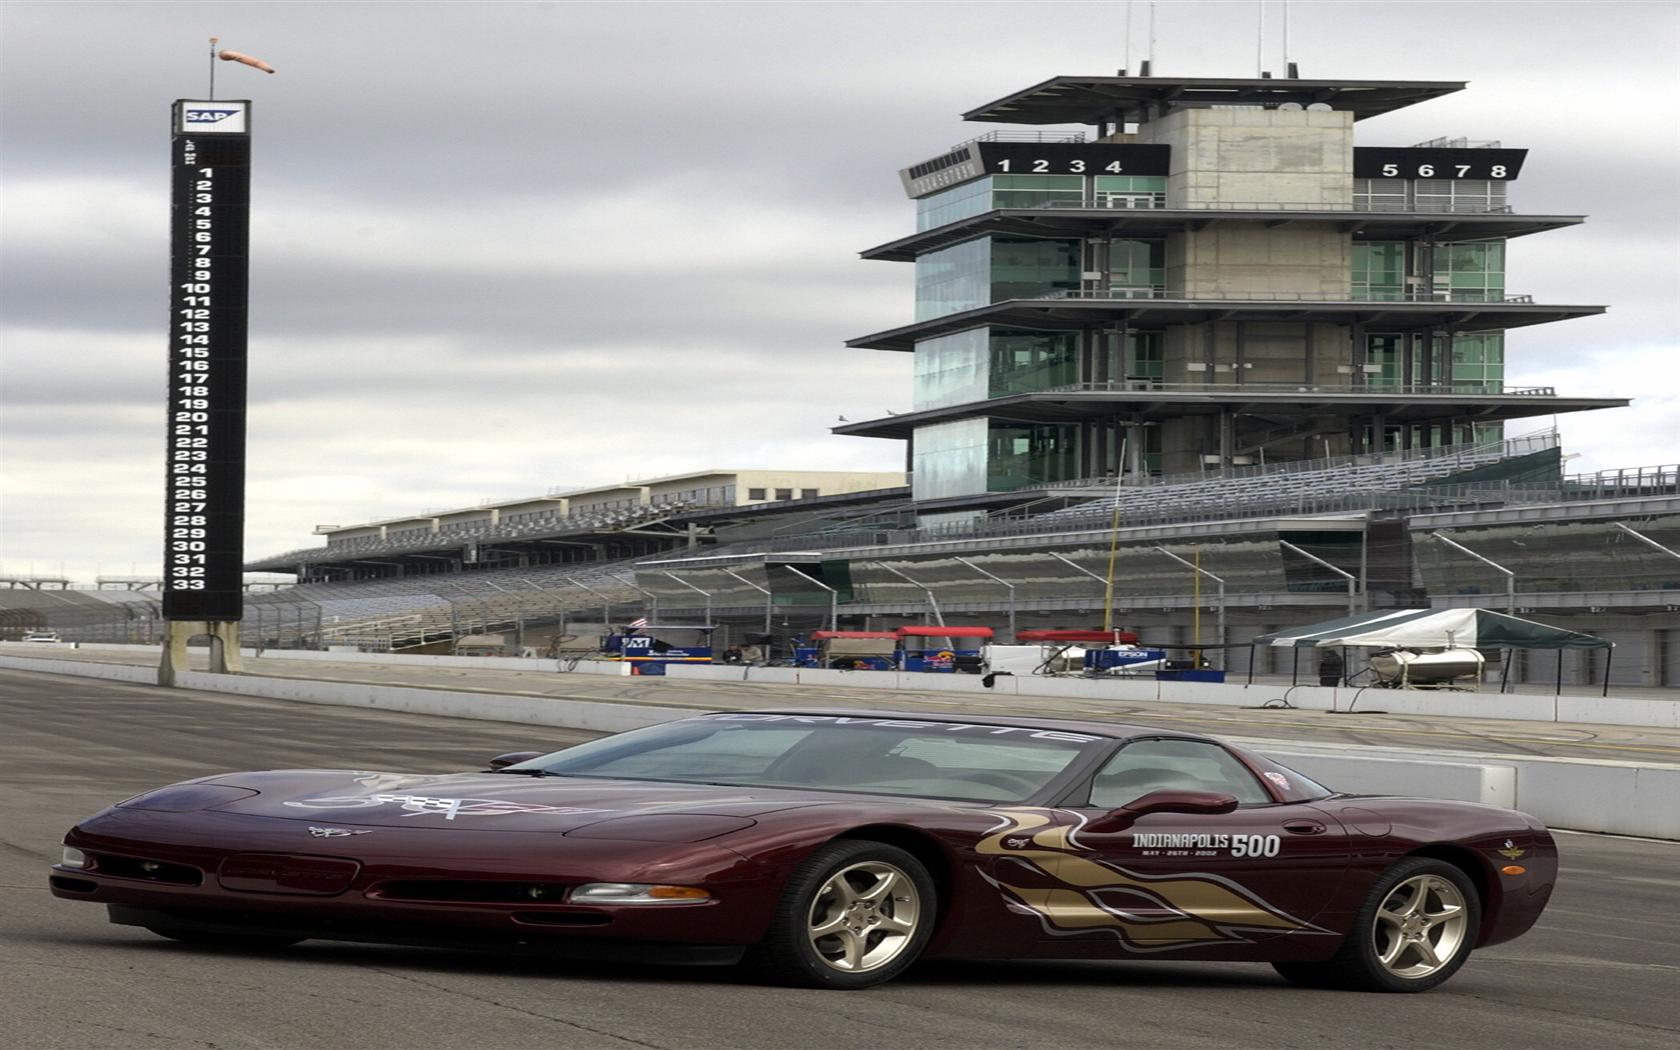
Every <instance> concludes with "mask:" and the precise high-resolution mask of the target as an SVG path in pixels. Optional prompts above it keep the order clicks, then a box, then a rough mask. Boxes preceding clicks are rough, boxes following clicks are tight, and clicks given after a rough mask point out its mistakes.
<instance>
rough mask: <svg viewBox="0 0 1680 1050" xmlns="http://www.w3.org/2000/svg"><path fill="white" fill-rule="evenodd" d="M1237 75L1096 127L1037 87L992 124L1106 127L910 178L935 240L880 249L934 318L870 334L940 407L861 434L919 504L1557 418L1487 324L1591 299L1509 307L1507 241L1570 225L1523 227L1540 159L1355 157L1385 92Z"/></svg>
mask: <svg viewBox="0 0 1680 1050" xmlns="http://www.w3.org/2000/svg"><path fill="white" fill-rule="evenodd" d="M1074 79H1077V78H1070V82H1071V81H1072V80H1074ZM1262 79H1264V78H1262ZM1227 87H1228V85H1223V82H1220V83H1219V84H1216V83H1215V82H1213V81H1205V82H1204V81H1197V80H1187V81H1184V82H1181V83H1178V82H1175V83H1174V84H1170V85H1169V84H1167V83H1164V82H1163V83H1160V84H1156V83H1140V84H1138V85H1124V84H1118V83H1115V84H1109V83H1107V82H1105V86H1104V89H1103V90H1104V92H1105V94H1104V95H1103V97H1102V98H1101V99H1092V100H1090V101H1089V103H1088V112H1085V110H1083V109H1082V108H1081V107H1086V106H1087V102H1086V101H1084V100H1083V99H1082V98H1081V97H1079V96H1077V95H1076V94H1075V95H1070V94H1068V93H1066V92H1065V91H1064V90H1063V89H1062V88H1061V87H1059V86H1042V85H1041V86H1040V87H1039V88H1033V89H1029V90H1028V91H1027V92H1026V93H1024V94H1023V95H1022V96H1021V97H1020V98H1019V99H1016V98H1013V97H1012V99H1011V100H1010V101H1009V102H1008V105H1002V104H1000V105H999V106H998V107H996V108H992V109H983V110H979V111H976V113H979V114H983V115H979V116H974V117H972V119H975V120H984V121H998V122H1000V123H1011V122H1015V121H1016V120H1017V119H1019V122H1020V123H1022V124H1026V125H1035V124H1041V123H1042V124H1051V123H1056V122H1055V121H1050V120H1048V119H1044V118H1047V117H1050V116H1053V115H1057V114H1064V113H1076V112H1078V113H1083V114H1084V116H1088V117H1089V118H1090V119H1084V120H1083V122H1084V123H1087V124H1092V125H1093V126H1095V127H1096V128H1097V132H1096V135H1095V137H1093V138H1092V139H1090V140H1085V139H1083V138H1081V137H1079V136H1077V135H1068V134H1066V133H1063V132H1061V131H1041V130H1036V129H1033V130H1027V129H1009V130H998V131H992V132H988V133H987V134H984V135H981V136H979V137H977V138H974V139H971V140H970V141H969V142H966V143H963V144H962V145H959V146H956V147H952V148H951V149H949V150H947V151H945V152H944V153H941V154H938V155H936V156H934V157H932V158H930V159H928V160H926V161H922V162H920V163H917V164H914V165H911V166H909V167H906V168H904V169H903V170H902V171H901V172H900V176H901V178H902V179H903V182H904V185H905V187H906V192H907V195H908V196H909V197H910V198H911V199H913V200H914V201H915V202H916V227H917V231H918V233H917V234H914V235H910V236H907V237H901V238H899V239H897V240H895V241H892V242H889V243H887V244H884V245H880V246H878V247H877V248H874V249H870V250H869V251H868V252H866V253H865V255H866V257H868V258H875V259H886V260H893V261H901V262H913V263H914V266H915V282H916V299H915V319H916V320H915V323H914V324H913V325H911V326H902V325H901V326H900V327H897V328H893V329H888V330H885V331H882V332H879V333H876V334H875V335H873V336H869V337H866V338H863V339H858V340H854V343H853V345H858V346H869V347H871V348H876V349H881V350H892V351H904V350H911V351H913V352H914V354H915V363H914V373H915V383H914V394H913V408H914V411H915V412H917V413H919V415H918V418H917V420H916V421H915V423H914V424H913V425H911V426H909V427H907V426H906V424H910V423H911V421H910V420H905V419H900V420H896V421H888V420H884V419H883V420H877V421H869V422H866V423H863V424H851V425H849V426H848V427H846V428H844V432H847V433H857V434H873V435H876V436H880V437H892V438H899V439H902V438H904V437H905V436H907V435H908V436H909V437H910V438H911V441H912V449H911V460H912V466H913V469H914V473H915V492H916V495H917V496H918V497H920V498H948V497H959V498H960V497H962V496H967V495H977V496H978V495H984V494H986V493H998V492H1007V491H1012V490H1016V489H1022V488H1030V487H1032V486H1035V485H1047V484H1054V483H1057V482H1061V481H1067V480H1077V479H1079V478H1081V477H1089V478H1092V479H1097V478H1105V479H1109V480H1110V482H1112V480H1113V479H1114V477H1115V476H1116V475H1117V474H1118V475H1120V476H1121V477H1122V478H1126V479H1133V478H1137V476H1138V475H1140V474H1142V473H1145V472H1147V473H1162V474H1172V475H1178V474H1202V473H1205V472H1207V471H1224V470H1228V469H1233V468H1238V467H1245V466H1251V465H1259V464H1267V465H1271V464H1278V463H1286V462H1299V461H1304V460H1321V459H1324V458H1326V457H1331V458H1336V457H1341V456H1345V455H1359V454H1364V453H1370V452H1376V451H1379V450H1387V449H1399V450H1411V449H1417V448H1428V447H1439V446H1444V445H1452V444H1455V443H1462V442H1466V441H1477V442H1481V441H1485V440H1488V439H1491V438H1495V437H1497V436H1499V434H1500V432H1501V430H1502V429H1503V422H1502V421H1503V420H1505V419H1510V418H1521V417H1523V416H1532V415H1542V414H1546V412H1547V411H1548V410H1547V409H1546V408H1543V407H1541V405H1542V401H1544V400H1545V399H1548V398H1552V397H1554V396H1555V395H1553V394H1551V393H1550V392H1548V391H1544V390H1524V391H1522V393H1523V394H1524V395H1525V396H1524V397H1522V398H1520V399H1519V398H1514V397H1512V396H1511V394H1512V393H1514V391H1512V390H1511V389H1510V388H1508V387H1506V385H1505V379H1506V364H1505V339H1504V332H1503V331H1500V330H1497V329H1489V328H1487V327H1485V326H1487V325H1490V324H1494V325H1501V326H1509V327H1516V326H1519V325H1526V324H1538V323H1545V322H1548V321H1551V320H1556V319H1559V318H1560V317H1561V316H1581V315H1584V314H1585V313H1587V312H1589V311H1593V310H1595V309H1596V308H1591V307H1544V308H1540V307H1535V308H1532V309H1531V308H1529V307H1530V305H1531V301H1530V300H1528V299H1527V298H1525V297H1521V296H1511V295H1509V294H1508V292H1507V288H1506V281H1505V269H1506V266H1505V263H1506V258H1505V241H1506V239H1507V238H1510V237H1518V236H1523V235H1526V234H1529V233H1534V232H1539V231H1542V230H1545V229H1550V228H1557V227H1561V226H1565V225H1569V224H1570V222H1571V220H1570V219H1569V218H1568V217H1561V216H1525V215H1518V214H1516V213H1513V212H1512V210H1511V206H1510V203H1509V199H1510V198H1509V184H1510V180H1512V179H1514V178H1516V177H1517V175H1519V174H1520V172H1521V168H1522V164H1523V157H1524V152H1525V151H1522V150H1515V149H1505V148H1503V147H1501V146H1499V144H1497V143H1481V142H1478V143H1465V142H1463V141H1461V140H1449V139H1442V140H1437V141H1432V142H1429V143H1423V144H1419V145H1416V146H1364V145H1356V144H1355V131H1356V125H1355V121H1357V120H1360V119H1362V117H1366V116H1375V115H1378V114H1379V113H1382V112H1386V111H1387V110H1386V109H1383V108H1382V107H1380V106H1375V105H1371V106H1366V105H1364V101H1363V100H1369V99H1372V98H1375V97H1376V96H1360V98H1361V99H1362V101H1356V102H1353V103H1352V104H1350V105H1348V106H1345V107H1344V106H1343V105H1341V104H1325V105H1318V104H1316V103H1315V104H1311V105H1308V104H1304V103H1303V104H1302V105H1293V106H1285V105H1284V104H1283V102H1281V101H1278V100H1280V99H1285V98H1288V97H1289V95H1290V93H1291V92H1295V91H1299V90H1303V89H1302V88H1301V87H1300V85H1298V84H1292V83H1288V82H1283V83H1279V84H1275V85H1274V84H1272V83H1260V82H1256V83H1255V85H1254V86H1253V87H1252V88H1250V89H1245V90H1251V91H1252V92H1253V97H1254V98H1255V99H1257V100H1258V101H1254V102H1253V104H1245V105H1228V104H1225V101H1226V100H1227V98H1228V97H1227V96H1226V95H1225V94H1222V93H1221V92H1224V91H1226V90H1227ZM1134 90H1135V91H1136V93H1137V94H1136V97H1135V98H1131V99H1130V101H1125V102H1124V103H1123V104H1121V103H1117V105H1118V108H1112V109H1111V108H1106V107H1107V104H1108V101H1110V100H1111V99H1110V96H1109V95H1108V94H1106V92H1110V91H1113V92H1115V94H1114V95H1113V98H1114V99H1122V98H1123V97H1128V96H1127V93H1128V92H1132V91H1134ZM1161 90H1165V91H1166V94H1163V95H1155V94H1151V93H1152V92H1157V91H1161ZM1361 90H1365V89H1364V88H1361ZM1198 91H1200V92H1203V93H1204V94H1203V95H1202V96H1200V97H1198V98H1196V99H1191V98H1190V97H1189V96H1188V95H1182V94H1180V92H1189V93H1191V94H1194V93H1196V92H1198ZM1268 97H1269V98H1271V99H1272V101H1271V102H1267V101H1264V98H1268ZM1350 98H1352V96H1351V95H1350ZM1146 99H1147V101H1146ZM1290 101H1299V100H1298V99H1290ZM1407 104H1409V103H1407ZM1122 112H1123V113H1124V119H1123V120H1122V122H1121V123H1118V124H1117V123H1116V122H1115V121H1116V119H1117V116H1116V115H1117V114H1120V113H1122ZM1079 122H1081V121H1073V123H1079ZM1135 172H1148V173H1149V174H1133V173H1135ZM1379 172H1380V173H1381V175H1382V176H1383V177H1380V178H1377V177H1369V176H1375V175H1377V174H1378V173H1379ZM1166 173H1170V174H1166ZM1349 212H1354V213H1367V214H1354V215H1351V216H1350V215H1349ZM958 238H963V239H962V240H958ZM1489 303H1498V304H1500V305H1499V306H1498V308H1497V309H1485V308H1483V307H1482V304H1489ZM1560 310H1561V311H1563V313H1562V314H1559V313H1557V311H1560ZM975 315H978V316H975ZM965 325H966V326H968V327H963V326H965ZM1484 399H1485V400H1484ZM1005 402H1007V403H1005ZM1531 409H1533V410H1531ZM1565 410H1571V409H1565ZM1137 480H1142V479H1141V478H1137ZM959 505H960V503H959ZM977 505H978V504H977ZM945 509H949V508H945Z"/></svg>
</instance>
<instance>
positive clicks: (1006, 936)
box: [51, 711, 1557, 991]
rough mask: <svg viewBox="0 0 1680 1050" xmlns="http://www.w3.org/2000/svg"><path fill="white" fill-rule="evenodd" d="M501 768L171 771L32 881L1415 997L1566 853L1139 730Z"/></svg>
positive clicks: (152, 918) (838, 738) (1054, 727)
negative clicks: (1276, 979) (1218, 976)
mask: <svg viewBox="0 0 1680 1050" xmlns="http://www.w3.org/2000/svg"><path fill="white" fill-rule="evenodd" d="M492 767H493V768H492V769H491V770H490V771H489V772H486V773H453V774H438V775H411V774H405V773H377V772H363V771H354V770H283V771H276V772H267V773H228V774H223V775H219V776H211V777H204V778H201V779H198V780H192V781H187V782H185V783H181V784H176V785H174V786H172V787H166V788H161V789H159V790H156V791H151V792H147V793H146V794H143V795H137V796H135V797H134V798H131V799H128V800H127V801H124V802H119V803H118V804H116V805H115V806H113V807H111V808H109V809H106V810H104V811H103V812H101V813H98V814H96V815H94V816H92V817H90V818H88V819H87V820H85V821H83V822H82V823H80V824H78V825H77V826H76V827H75V828H73V829H71V831H70V833H69V834H68V835H67V836H66V837H65V840H64V859H63V862H62V863H60V864H58V865H56V866H54V868H53V870H52V875H51V884H52V891H53V893H54V894H55V895H56V896H58V897H62V898H65V899H68V900H85V901H97V902H99V903H101V904H104V905H106V906H107V907H108V909H109V912H110V917H111V921H112V922H115V923H120V924H125V925H132V926H143V927H146V928H148V929H150V930H152V931H154V932H156V933H159V934H162V935H163V936H165V937H172V938H176V939H179V940H183V941H189V942H197V943H206V944H222V945H229V944H233V945H253V946H282V945H286V944H292V943H296V942H297V941H300V940H304V939H306V938H324V939H330V940H350V941H375V942H385V943H420V944H473V945H481V946H487V947H502V948H507V947H523V948H534V949H540V950H550V951H562V952H568V953H572V954H581V955H583V956H586V957H590V958H625V957H632V958H644V959H653V960H657V961H664V962H699V963H721V964H729V963H735V962H738V961H742V960H743V959H744V960H746V961H747V962H749V963H751V964H753V965H755V966H757V967H759V968H760V969H761V971H762V972H764V973H765V974H767V975H768V976H770V977H772V978H773V979H776V980H781V981H786V982H790V983H797V984H806V985H813V986H818V987H828V988H862V987H867V986H869V985H873V984H877V983H879V982H881V981H885V980H888V979H890V978H891V977H893V976H895V975H897V974H898V973H899V972H901V971H902V970H903V969H904V968H905V967H907V966H909V965H910V964H911V963H913V962H914V961H915V960H916V959H918V958H934V957H938V958H965V959H1026V958H1057V959H1135V958H1150V959H1201V960H1215V959H1217V960H1245V961H1254V962H1267V963H1270V964H1271V965H1272V966H1273V967H1275V968H1276V969H1277V971H1278V972H1279V973H1280V974H1282V975H1283V976H1284V977H1285V978H1287V979H1288V980H1290V981H1293V982H1295V983H1298V984H1304V985H1312V986H1319V987H1345V988H1359V989H1367V990H1373V991H1422V990H1424V989H1427V988H1431V987H1434V986H1435V985H1437V984H1440V983H1441V982H1442V981H1444V980H1446V979H1447V978H1448V977H1450V976H1451V975H1452V974H1453V973H1454V971H1456V970H1457V969H1458V968H1459V967H1460V966H1461V965H1463V963H1464V961H1465V959H1466V958H1467V957H1468V956H1469V954H1470V952H1471V950H1472V949H1473V948H1477V947H1482V946H1486V945H1491V944H1498V943H1500V942H1502V941H1507V940H1510V939H1511V938H1513V937H1516V936H1518V935H1520V934H1522V933H1523V932H1524V931H1526V930H1527V929H1528V928H1529V927H1530V926H1532V925H1533V924H1534V922H1535V920H1536V919H1537V918H1538V917H1539V915H1540V912H1541V910H1542V909H1543V908H1544V907H1545V905H1546V900H1547V898H1548V897H1549V896H1550V895H1551V892H1552V885H1553V881H1554V879H1555V877H1556V874H1557V850H1556V848H1555V847H1554V845H1553V842H1552V837H1551V835H1550V834H1548V833H1547V831H1546V829H1545V828H1544V827H1543V826H1542V825H1541V824H1540V823H1539V822H1537V821H1535V820H1534V819H1533V818H1532V817H1528V816H1525V815H1523V814H1521V813H1515V812H1512V811H1509V810H1503V809H1496V808H1492V807H1488V806H1480V805H1472V804H1469V803H1462V802H1443V801H1433V800H1428V799H1419V798H1376V797H1368V796H1353V795H1344V794H1337V793H1335V792H1333V791H1330V790H1328V789H1326V788H1324V787H1321V786H1320V785H1318V784H1316V783H1314V782H1313V781H1311V780H1309V779H1307V778H1306V777H1304V776H1302V775H1301V774H1299V773H1297V772H1295V771H1294V770H1291V769H1288V768H1286V767H1284V766H1280V765H1278V764H1276V763H1274V762H1271V761H1269V760H1267V759H1265V758H1263V757H1261V756H1259V755H1256V754H1253V753H1251V752H1247V751H1243V750H1239V749H1237V748H1234V747H1230V746H1228V745H1225V744H1222V743H1220V742H1218V741H1215V740H1210V739H1208V738H1206V737H1200V736H1195V735H1191V734H1185V733H1178V732H1171V731H1165V730H1159V729H1150V728H1145V727H1142V726H1127V725H1113V724H1108V723H1100V722H1073V721H1059V720H1027V719H1010V718H999V719H989V720H987V721H985V722H983V723H976V722H965V721H959V720H956V719H944V718H935V717H926V716H923V715H915V716H908V715H903V714H895V713H881V712H857V713H834V712H813V713H793V712H788V711H763V712H740V713H729V714H714V715H706V716H703V717H698V718H690V719H685V720H682V721H677V722H670V723H667V724H664V725H659V726H654V727H651V728H647V729H639V730H636V731H633V732H629V733H622V734H619V735H616V736H610V737H604V738H602V739H599V740H595V741H591V742H589V743H586V744H582V745H579V746H576V747H571V748H567V749H566V750H563V751H556V752H554V753H552V754H546V755H545V754H536V753H520V754H516V755H505V756H502V758H501V759H498V760H496V761H495V762H493V763H492Z"/></svg>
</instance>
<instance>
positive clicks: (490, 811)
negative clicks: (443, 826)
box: [286, 794, 612, 820]
mask: <svg viewBox="0 0 1680 1050" xmlns="http://www.w3.org/2000/svg"><path fill="white" fill-rule="evenodd" d="M286 805H288V806H295V807H297V808H298V809H372V808H373V807H375V806H387V805H390V806H401V807H402V808H403V809H406V810H408V812H409V814H410V815H411V816H421V815H423V814H426V813H442V814H443V819H444V820H454V819H455V818H456V817H505V816H508V815H510V814H514V813H610V812H612V810H607V809H582V808H580V807H578V806H545V805H542V804H540V803H536V802H511V801H508V800H506V799H495V798H435V797H433V796H430V795H383V794H380V795H334V796H329V797H326V798H305V799H299V800H297V801H295V802H287V803H286Z"/></svg>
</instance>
